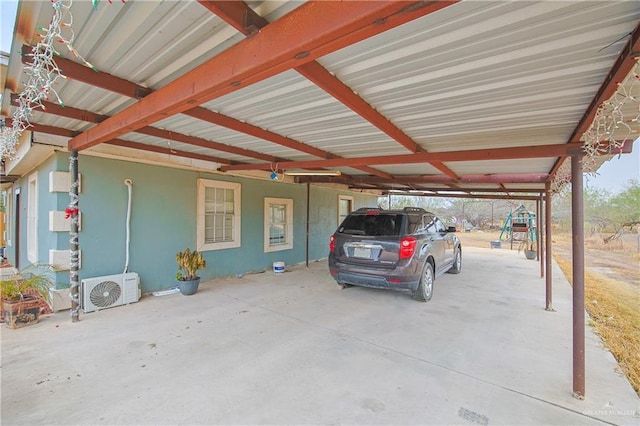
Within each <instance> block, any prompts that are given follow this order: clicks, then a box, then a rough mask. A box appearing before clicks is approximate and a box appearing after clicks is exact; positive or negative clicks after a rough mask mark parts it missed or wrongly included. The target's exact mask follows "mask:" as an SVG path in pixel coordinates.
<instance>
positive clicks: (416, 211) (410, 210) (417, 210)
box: [402, 207, 427, 213]
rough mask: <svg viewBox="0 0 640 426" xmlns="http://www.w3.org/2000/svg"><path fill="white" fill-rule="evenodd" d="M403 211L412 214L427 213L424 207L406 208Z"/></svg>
mask: <svg viewBox="0 0 640 426" xmlns="http://www.w3.org/2000/svg"><path fill="white" fill-rule="evenodd" d="M402 210H404V211H405V212H412V213H426V212H427V211H426V210H425V209H423V208H422V207H405V208H404V209H402Z"/></svg>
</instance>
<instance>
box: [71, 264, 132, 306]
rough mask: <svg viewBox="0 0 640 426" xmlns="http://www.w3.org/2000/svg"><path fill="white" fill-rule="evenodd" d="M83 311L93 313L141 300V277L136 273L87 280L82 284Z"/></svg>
mask: <svg viewBox="0 0 640 426" xmlns="http://www.w3.org/2000/svg"><path fill="white" fill-rule="evenodd" d="M80 298H81V301H82V305H81V306H82V310H83V311H84V312H93V311H97V310H99V309H106V308H112V307H114V306H121V305H128V304H129V303H134V302H137V301H138V300H140V277H139V276H138V274H137V273H135V272H127V273H125V274H118V275H108V276H104V277H95V278H86V279H84V280H82V281H81V283H80Z"/></svg>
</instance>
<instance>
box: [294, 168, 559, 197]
mask: <svg viewBox="0 0 640 426" xmlns="http://www.w3.org/2000/svg"><path fill="white" fill-rule="evenodd" d="M547 177H548V175H547V174H546V173H523V174H490V175H478V174H474V175H462V176H460V182H462V183H484V184H486V183H495V184H498V186H499V185H500V184H502V183H507V184H508V183H541V182H544V181H545V179H547ZM296 181H297V182H312V183H327V182H333V183H343V184H346V185H351V186H354V185H370V186H372V187H376V188H379V186H381V185H388V186H393V185H404V186H409V185H422V184H449V183H454V181H453V179H452V178H450V177H449V176H446V175H420V176H402V177H397V178H396V179H395V180H394V181H393V182H387V181H383V180H381V179H379V178H375V177H371V176H349V177H347V178H343V177H342V176H337V177H333V176H297V179H296ZM369 189H374V188H369ZM387 189H393V188H387ZM420 190H422V189H420ZM439 190H440V191H468V189H466V188H462V189H459V188H451V189H442V188H440V189H439ZM493 191H497V192H500V188H495V189H493Z"/></svg>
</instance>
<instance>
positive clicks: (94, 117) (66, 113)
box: [11, 94, 286, 164]
mask: <svg viewBox="0 0 640 426" xmlns="http://www.w3.org/2000/svg"><path fill="white" fill-rule="evenodd" d="M17 97H18V95H16V94H12V95H11V104H12V105H17ZM42 105H43V106H44V107H45V110H44V112H45V113H48V114H54V115H58V116H60V117H66V118H73V119H76V120H81V121H87V122H89V123H100V122H102V121H104V120H106V119H107V118H109V116H108V115H100V114H95V113H93V112H91V111H86V110H82V109H78V108H73V107H70V106H65V107H62V106H60V105H58V104H55V103H53V102H48V101H42ZM136 133H141V134H144V135H148V136H154V137H156V138H161V139H166V140H168V141H178V142H182V143H186V144H189V145H194V146H199V147H202V148H207V149H214V150H216V151H222V152H228V153H231V154H236V155H241V156H243V157H248V158H257V159H259V160H263V161H272V162H279V161H286V160H285V159H282V158H278V157H274V156H272V155H267V154H263V153H261V152H257V151H251V150H248V149H244V148H238V147H235V146H230V145H225V144H222V143H219V142H214V141H210V140H208V139H203V138H198V137H195V136H189V135H185V134H182V133H176V132H172V131H169V130H164V129H158V128H156V127H151V126H147V127H143V128H141V129H138V130H136ZM141 146H142V147H147V146H150V145H146V144H141ZM224 163H225V164H229V160H227V161H225V162H224Z"/></svg>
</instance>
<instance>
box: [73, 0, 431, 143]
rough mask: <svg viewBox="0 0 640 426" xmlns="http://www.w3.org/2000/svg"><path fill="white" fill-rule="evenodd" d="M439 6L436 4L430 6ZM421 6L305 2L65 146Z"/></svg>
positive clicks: (265, 72)
mask: <svg viewBox="0 0 640 426" xmlns="http://www.w3.org/2000/svg"><path fill="white" fill-rule="evenodd" d="M433 3H440V2H433ZM433 3H422V2H395V1H376V2H308V3H305V4H303V5H302V6H300V7H298V8H297V9H295V10H294V11H293V12H291V13H289V14H287V15H286V16H285V17H283V18H281V19H279V20H278V21H276V22H274V23H272V24H270V25H268V26H267V27H265V28H264V29H263V30H262V31H260V32H259V33H257V34H255V35H254V36H253V37H249V38H246V39H244V40H242V41H241V42H239V43H238V44H236V45H235V46H233V47H231V48H229V49H227V50H225V51H224V52H222V53H220V54H219V55H217V56H215V57H214V58H212V59H210V60H208V61H207V62H205V63H204V64H202V65H200V66H198V67H196V68H195V69H193V70H191V71H189V72H187V73H186V74H184V75H182V76H181V77H179V78H177V79H176V80H174V81H172V82H171V83H169V84H167V85H166V86H164V87H163V88H161V89H159V90H157V91H156V92H154V93H152V94H150V95H148V96H146V97H144V98H143V99H141V100H140V101H139V102H138V103H136V104H134V105H132V106H130V107H128V108H126V109H125V110H123V111H121V112H119V113H118V114H116V115H114V116H113V117H111V118H109V119H107V120H105V121H104V122H102V123H100V124H98V125H97V126H95V127H93V128H91V129H89V130H87V131H86V132H84V133H82V134H81V135H79V136H76V137H75V138H73V139H72V140H71V141H70V144H69V146H70V148H71V149H74V150H82V149H86V148H90V147H92V146H94V145H97V144H100V143H102V142H106V141H108V140H110V139H113V138H116V137H118V136H120V135H123V134H125V133H128V132H130V131H134V130H137V129H139V128H141V127H145V126H147V125H149V124H151V123H154V122H156V121H158V120H161V119H163V118H166V117H168V116H171V115H174V114H178V113H181V112H184V111H187V110H189V109H191V108H193V107H194V106H196V105H200V104H202V103H204V102H207V101H210V100H212V99H215V98H217V97H220V96H223V95H226V94H228V93H231V92H234V91H236V90H238V89H240V88H243V87H246V86H249V85H251V84H253V83H256V82H258V81H261V80H264V79H266V78H269V77H272V76H274V75H277V74H279V73H282V72H284V71H286V70H289V69H291V68H294V67H296V66H299V65H301V64H303V63H305V62H309V61H312V60H315V59H316V58H318V57H321V56H324V55H326V54H328V53H331V52H334V51H336V50H338V49H341V48H343V47H346V46H349V45H351V44H353V43H356V42H358V41H361V40H364V39H366V38H369V37H371V36H373V35H376V34H379V33H382V32H384V31H387V30H389V29H391V28H393V27H396V26H398V25H401V24H403V23H406V22H409V21H411V20H414V19H416V18H418V17H420V16H423V15H425V14H427V13H429V12H430V11H431V9H432V8H433V7H435V6H434V4H433Z"/></svg>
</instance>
